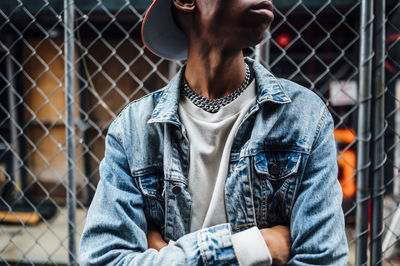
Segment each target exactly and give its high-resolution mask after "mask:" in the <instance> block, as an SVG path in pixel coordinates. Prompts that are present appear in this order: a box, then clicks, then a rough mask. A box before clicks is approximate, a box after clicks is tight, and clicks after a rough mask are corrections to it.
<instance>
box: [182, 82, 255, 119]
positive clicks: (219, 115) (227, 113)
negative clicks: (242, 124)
mask: <svg viewBox="0 0 400 266" xmlns="http://www.w3.org/2000/svg"><path fill="white" fill-rule="evenodd" d="M255 83H256V81H255V79H253V81H252V82H251V84H250V85H249V86H248V87H247V88H246V89H245V90H244V91H243V92H242V93H241V94H240V95H239V96H238V98H236V99H235V100H233V101H232V102H231V103H229V104H227V105H225V106H223V107H221V109H220V110H219V111H218V112H216V113H211V112H207V111H205V110H203V109H201V108H200V107H197V106H196V105H195V104H194V103H192V102H191V101H190V100H189V99H188V98H187V97H185V96H183V95H182V96H181V99H180V107H181V108H183V109H184V110H185V112H186V113H187V114H188V115H189V116H191V117H192V118H194V119H198V120H201V121H206V122H210V123H215V122H220V121H222V120H225V119H227V118H229V117H231V116H234V115H236V114H238V113H239V112H240V111H242V110H243V108H244V107H245V106H247V105H248V103H249V102H251V101H253V100H254V98H255V97H256V95H257V92H256V86H255Z"/></svg>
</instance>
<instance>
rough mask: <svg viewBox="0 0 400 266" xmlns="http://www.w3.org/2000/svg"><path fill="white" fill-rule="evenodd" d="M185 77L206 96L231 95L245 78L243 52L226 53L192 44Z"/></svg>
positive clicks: (199, 92)
mask: <svg viewBox="0 0 400 266" xmlns="http://www.w3.org/2000/svg"><path fill="white" fill-rule="evenodd" d="M185 77H186V80H187V82H188V84H189V86H190V87H191V88H192V89H193V90H194V91H195V92H196V93H198V94H200V95H203V96H204V97H207V98H221V97H224V96H226V95H229V94H230V93H232V92H233V91H235V90H236V89H237V88H239V87H240V85H241V84H242V82H243V80H244V77H245V63H244V57H243V53H242V51H238V52H236V53H224V52H221V50H217V49H204V48H203V49H202V48H201V46H195V47H193V46H191V49H190V50H189V56H188V60H187V65H186V71H185Z"/></svg>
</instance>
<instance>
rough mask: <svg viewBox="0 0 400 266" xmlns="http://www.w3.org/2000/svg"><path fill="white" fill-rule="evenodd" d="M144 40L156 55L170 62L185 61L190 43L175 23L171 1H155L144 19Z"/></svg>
mask: <svg viewBox="0 0 400 266" xmlns="http://www.w3.org/2000/svg"><path fill="white" fill-rule="evenodd" d="M142 39H143V43H144V45H145V46H146V47H147V48H148V49H149V50H150V51H151V52H153V53H154V54H156V55H158V56H160V57H164V58H166V59H169V60H185V59H186V58H187V54H188V41H187V38H186V35H185V33H184V32H183V31H182V30H181V29H179V28H178V26H177V25H176V23H175V21H174V17H173V14H172V8H171V0H155V1H154V2H153V4H152V5H151V6H150V8H149V9H148V10H147V13H146V15H145V17H144V19H143V24H142Z"/></svg>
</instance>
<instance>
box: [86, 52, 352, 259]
mask: <svg viewBox="0 0 400 266" xmlns="http://www.w3.org/2000/svg"><path fill="white" fill-rule="evenodd" d="M246 61H247V63H249V64H250V66H252V67H253V69H254V72H255V79H256V84H257V88H258V96H257V103H256V104H255V105H254V106H253V107H252V108H250V110H249V111H248V113H247V114H246V115H245V117H244V118H243V120H242V121H241V124H240V126H239V129H238V131H237V133H236V136H235V139H234V142H233V145H232V150H231V158H230V165H229V171H228V175H227V179H226V183H225V205H226V209H225V211H226V215H227V218H228V222H227V223H226V224H220V225H216V226H213V227H210V228H205V229H201V230H199V231H196V232H190V231H189V228H190V224H189V222H190V210H191V197H190V194H189V193H188V179H187V173H188V165H189V160H190V159H192V160H196V158H189V145H190V143H189V141H188V138H187V133H186V130H185V128H184V126H183V125H182V123H181V122H180V120H179V116H178V103H179V97H180V96H179V81H180V80H179V79H180V73H178V75H177V76H176V77H175V78H173V79H172V80H171V82H170V83H169V84H168V85H167V86H166V87H165V88H164V89H162V90H159V91H156V92H154V93H152V94H149V95H147V96H145V97H143V98H141V99H140V100H137V101H134V102H132V103H130V104H129V105H128V106H127V107H126V108H125V109H124V110H123V111H122V112H121V113H120V114H119V116H118V117H117V118H116V120H115V121H114V122H113V123H112V124H111V126H110V128H109V130H108V135H107V137H106V151H105V158H104V159H103V160H102V162H101V164H100V177H101V178H100V182H99V184H98V187H97V191H96V194H95V196H94V199H93V202H92V204H91V206H90V208H89V211H88V216H87V221H86V225H85V228H84V232H83V235H82V239H81V244H80V254H79V258H80V263H81V264H82V265H104V264H113V265H141V266H143V265H169V266H171V265H238V261H237V258H236V256H235V252H234V249H233V247H232V241H231V234H233V233H236V232H240V231H242V230H245V229H248V228H250V227H252V226H257V227H258V228H260V229H261V228H266V227H271V226H274V225H286V226H290V236H291V242H292V245H291V250H290V260H289V262H288V264H289V265H345V264H346V263H347V256H348V255H347V254H348V246H347V241H346V236H345V230H344V217H343V211H342V209H341V202H342V192H341V188H340V185H339V183H338V180H337V163H336V148H335V141H334V137H333V121H332V118H331V115H330V113H329V112H328V110H327V108H326V106H325V105H324V103H323V102H322V101H321V100H320V99H319V97H318V96H316V95H315V94H314V93H313V92H311V91H310V90H308V89H306V88H303V87H301V86H299V85H297V84H295V83H293V82H290V81H288V80H284V79H277V78H275V77H274V76H273V75H272V74H271V73H270V72H268V71H267V70H266V69H265V68H264V67H263V66H262V65H260V64H259V63H257V62H255V61H253V60H251V59H248V58H246ZM149 222H151V223H152V224H154V225H155V226H157V227H158V228H160V231H161V234H162V236H163V238H164V240H165V241H167V242H168V241H169V240H173V241H175V242H172V241H171V242H170V244H169V245H168V246H167V247H165V248H163V249H161V250H160V251H159V252H158V251H156V250H155V249H148V246H147V240H146V232H147V224H148V223H149Z"/></svg>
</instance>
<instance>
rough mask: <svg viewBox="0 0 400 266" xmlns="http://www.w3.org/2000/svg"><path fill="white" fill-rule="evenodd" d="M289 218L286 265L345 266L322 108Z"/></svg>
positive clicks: (328, 127)
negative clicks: (289, 246) (289, 234)
mask: <svg viewBox="0 0 400 266" xmlns="http://www.w3.org/2000/svg"><path fill="white" fill-rule="evenodd" d="M321 114H322V115H321V116H320V117H321V118H320V121H319V124H318V127H317V130H316V131H317V132H316V134H315V140H314V143H313V146H312V149H311V152H310V155H309V157H308V160H307V162H306V165H305V170H304V175H303V180H302V182H301V183H300V187H299V191H298V194H297V195H298V196H297V199H296V201H295V203H294V205H293V209H292V215H291V224H290V230H291V240H292V247H291V259H290V261H289V263H288V265H346V264H347V259H348V245H347V240H346V235H345V228H344V215H343V211H342V206H341V203H342V191H341V187H340V184H339V182H338V179H337V173H338V169H337V158H336V157H337V154H336V146H335V140H334V136H333V120H332V117H331V115H330V113H329V111H328V110H327V108H326V107H325V106H324V107H323V110H322V112H321Z"/></svg>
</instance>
